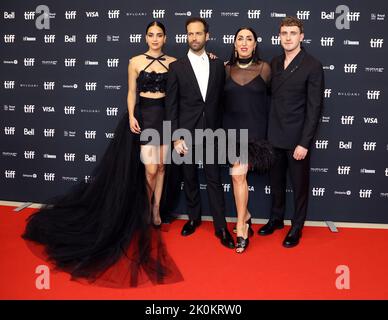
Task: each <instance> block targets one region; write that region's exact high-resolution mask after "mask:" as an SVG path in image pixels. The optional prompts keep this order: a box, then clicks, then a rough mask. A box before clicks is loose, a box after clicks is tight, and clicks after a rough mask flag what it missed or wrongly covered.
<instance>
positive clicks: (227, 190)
mask: <svg viewBox="0 0 388 320" xmlns="http://www.w3.org/2000/svg"><path fill="white" fill-rule="evenodd" d="M222 186H223V187H224V192H230V183H223V184H222Z"/></svg>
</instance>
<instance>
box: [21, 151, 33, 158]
mask: <svg viewBox="0 0 388 320" xmlns="http://www.w3.org/2000/svg"><path fill="white" fill-rule="evenodd" d="M24 159H28V160H32V159H35V151H24Z"/></svg>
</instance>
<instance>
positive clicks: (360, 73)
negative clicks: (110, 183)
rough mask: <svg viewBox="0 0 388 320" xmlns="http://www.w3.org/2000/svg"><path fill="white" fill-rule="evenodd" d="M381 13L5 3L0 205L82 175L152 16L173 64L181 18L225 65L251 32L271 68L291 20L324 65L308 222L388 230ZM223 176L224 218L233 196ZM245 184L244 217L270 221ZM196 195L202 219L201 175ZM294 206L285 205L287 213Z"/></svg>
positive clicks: (265, 191)
mask: <svg viewBox="0 0 388 320" xmlns="http://www.w3.org/2000/svg"><path fill="white" fill-rule="evenodd" d="M387 9H388V5H387V3H386V1H384V0H380V1H375V0H371V1H347V2H342V3H341V2H338V1H332V0H328V1H307V0H303V1H287V2H286V1H281V0H271V1H268V0H265V1H264V0H263V1H257V0H252V1H247V0H242V1H221V0H220V1H205V0H197V1H179V0H173V1H160V0H158V1H143V2H142V1H120V0H110V1H102V0H99V1H91V0H90V1H43V2H41V1H39V2H38V1H31V0H29V1H26V0H24V1H22V0H19V1H11V0H3V1H1V3H0V14H1V18H0V48H1V50H0V77H1V84H0V96H1V98H0V129H1V133H0V136H1V143H0V166H1V168H0V169H1V171H0V177H1V178H0V179H1V190H0V199H3V200H17V201H34V202H45V200H46V199H47V198H50V197H52V196H54V195H57V194H61V193H64V192H65V191H66V190H68V189H69V188H70V187H71V186H73V185H74V184H75V183H77V182H78V181H81V180H86V181H88V180H89V179H90V173H91V171H92V169H93V167H94V166H95V165H96V163H97V162H98V161H99V159H100V158H101V156H102V154H103V152H104V150H105V148H106V146H107V144H108V143H109V141H110V139H112V138H113V132H114V128H115V126H116V124H117V122H118V118H119V117H120V116H121V115H122V114H123V113H124V112H125V110H126V95H127V65H128V59H129V58H130V57H131V56H134V55H137V54H140V53H143V52H145V51H146V49H147V47H146V45H145V41H144V34H145V26H146V25H147V24H148V23H149V22H150V21H152V20H159V21H161V22H163V23H164V24H165V26H166V28H167V45H166V47H165V52H166V53H167V54H169V55H172V56H176V57H180V56H183V55H184V54H186V52H187V44H186V34H185V20H186V19H187V18H188V17H190V16H191V17H192V16H200V17H203V18H205V19H207V21H208V22H209V24H210V41H209V42H208V51H211V52H214V53H215V54H216V55H218V56H219V57H220V58H222V59H224V60H227V58H228V57H229V55H230V51H231V48H232V43H233V35H234V33H235V31H236V30H237V29H238V28H239V27H241V26H251V27H253V28H254V29H255V30H256V31H257V34H258V45H259V48H260V52H261V55H262V57H263V59H264V60H267V61H270V59H271V58H272V57H273V56H276V55H279V54H280V53H281V47H280V41H279V36H278V26H279V23H280V21H281V19H282V18H283V17H285V16H286V15H292V16H296V17H298V18H299V19H301V20H303V22H304V24H305V40H304V44H303V45H304V47H305V48H306V50H307V51H308V52H310V53H311V54H313V55H314V56H315V57H317V58H318V59H319V60H320V61H321V62H322V64H323V66H324V69H325V77H326V88H325V107H324V111H323V114H322V117H321V121H320V127H319V131H318V134H317V136H316V140H315V141H314V143H313V145H312V147H311V153H312V161H311V164H312V165H311V190H310V205H309V213H308V219H309V220H334V221H357V222H381V223H388V206H387V205H388V161H387V158H388V157H387V156H388V138H387V136H388V130H387V129H388V128H387V122H386V117H387V114H388V108H387V107H388V106H387V102H386V101H387V100H386V95H387V90H386V89H387V81H388V77H387V70H386V59H387V56H388V54H387V49H386V48H387V46H388V44H387V43H386V37H385V36H386V35H387V34H388V27H387V19H388V18H387V17H386V14H387V11H388V10H387ZM199 170H200V171H201V169H199ZM223 170H224V175H223V185H224V191H225V197H226V200H227V207H228V209H227V214H228V215H230V216H233V215H235V208H234V205H233V190H232V186H231V181H230V178H229V176H228V174H227V168H223ZM200 174H201V175H202V173H201V172H200ZM248 180H249V181H248V182H249V195H250V203H249V206H250V211H251V212H252V214H253V215H254V216H255V217H258V218H265V217H268V215H269V207H270V193H271V189H270V187H269V183H268V177H267V176H258V175H256V174H255V173H252V174H250V175H249V179H248ZM287 191H288V193H287V195H288V198H289V199H288V200H292V190H291V188H288V190H287ZM201 192H202V195H203V196H204V199H203V200H204V214H208V211H207V201H206V200H207V197H206V181H205V180H204V179H203V177H202V178H201ZM180 196H181V201H180V203H179V206H178V208H176V211H177V212H181V213H184V212H185V207H184V197H183V191H182V193H181V195H180ZM292 210H293V208H292V201H288V207H287V212H288V213H287V214H288V216H289V215H290V214H291V213H292Z"/></svg>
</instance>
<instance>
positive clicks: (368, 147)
mask: <svg viewBox="0 0 388 320" xmlns="http://www.w3.org/2000/svg"><path fill="white" fill-rule="evenodd" d="M376 145H377V143H376V142H374V141H365V142H364V144H363V147H364V151H375V150H376Z"/></svg>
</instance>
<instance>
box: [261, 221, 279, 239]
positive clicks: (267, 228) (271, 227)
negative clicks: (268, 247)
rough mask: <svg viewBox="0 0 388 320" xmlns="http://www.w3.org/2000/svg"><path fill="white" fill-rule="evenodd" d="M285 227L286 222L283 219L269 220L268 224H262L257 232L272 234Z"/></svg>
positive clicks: (263, 234) (264, 234) (262, 234)
mask: <svg viewBox="0 0 388 320" xmlns="http://www.w3.org/2000/svg"><path fill="white" fill-rule="evenodd" d="M283 228H284V222H283V221H281V220H269V221H268V222H267V224H265V225H264V226H262V227H261V228H260V229H259V231H258V232H257V233H258V234H259V235H261V236H267V235H269V234H272V233H273V232H274V231H275V230H277V229H283Z"/></svg>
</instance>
